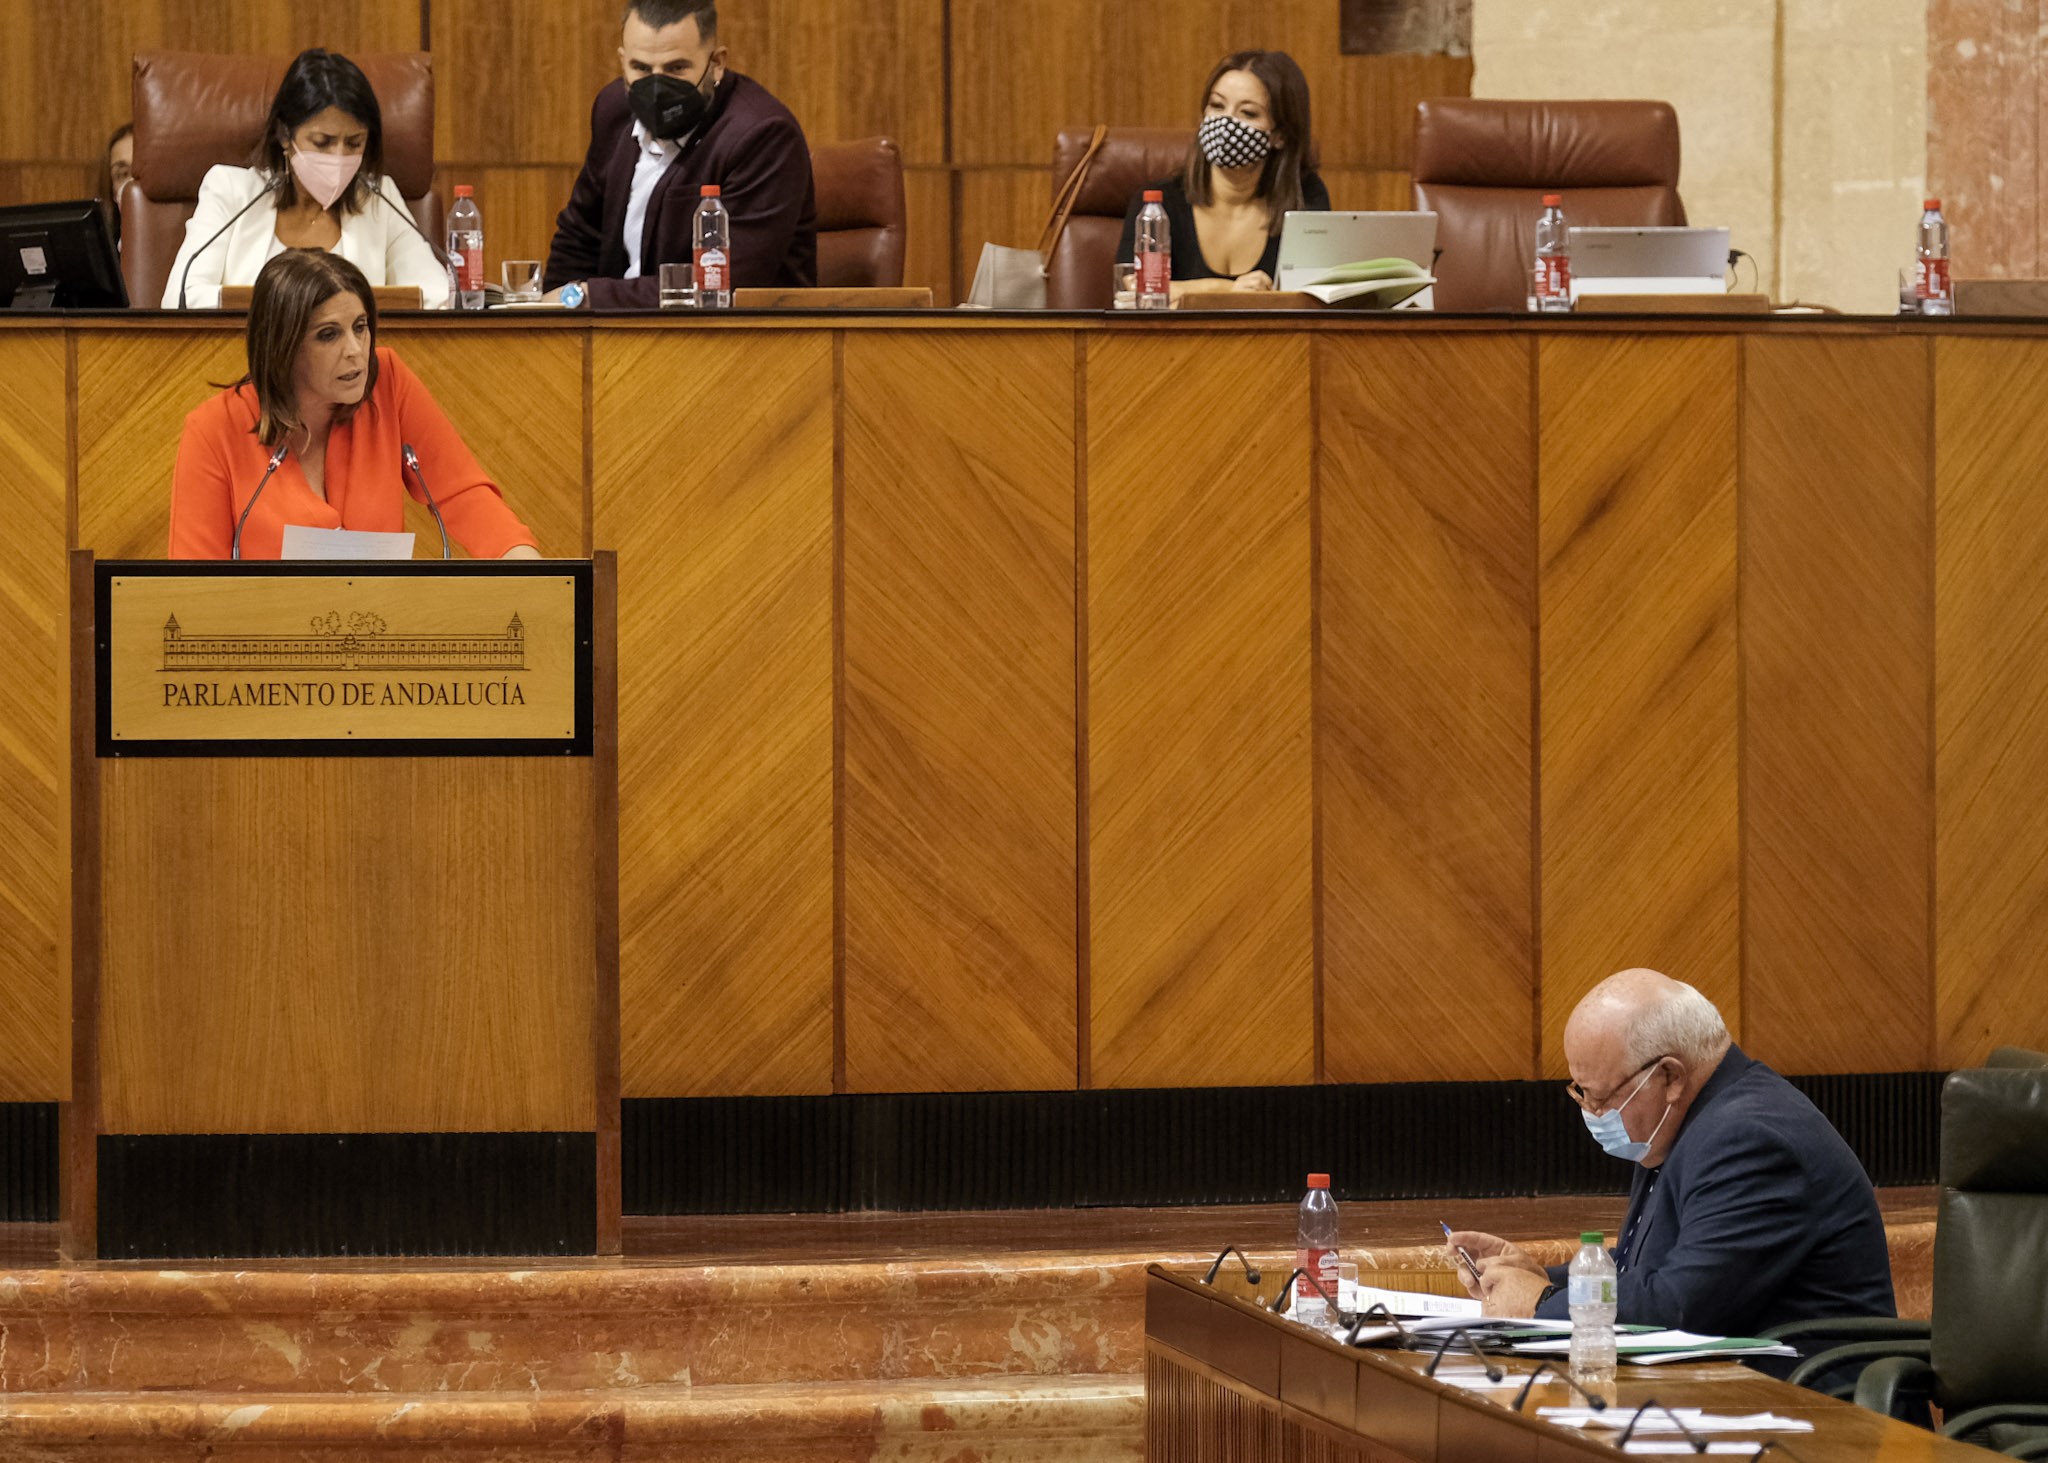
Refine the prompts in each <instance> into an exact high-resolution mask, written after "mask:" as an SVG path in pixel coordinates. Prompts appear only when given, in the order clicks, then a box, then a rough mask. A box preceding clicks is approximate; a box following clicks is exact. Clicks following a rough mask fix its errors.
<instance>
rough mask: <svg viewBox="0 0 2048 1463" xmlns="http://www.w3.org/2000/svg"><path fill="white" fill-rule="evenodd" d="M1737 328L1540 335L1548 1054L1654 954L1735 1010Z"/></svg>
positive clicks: (1551, 1060)
mask: <svg viewBox="0 0 2048 1463" xmlns="http://www.w3.org/2000/svg"><path fill="white" fill-rule="evenodd" d="M1737 348H1738V347H1737V343H1736V342H1735V340H1734V339H1733V338H1731V337H1712V336H1695V337H1690V338H1688V337H1681V336H1670V337H1660V336H1569V337H1553V338H1550V339H1546V340H1545V341H1544V342H1543V343H1542V346H1541V348H1540V353H1539V357H1538V359H1539V362H1540V379H1539V383H1538V390H1539V391H1540V393H1541V401H1542V405H1541V422H1540V431H1541V439H1540V440H1541V448H1540V454H1541V455H1540V462H1541V467H1540V472H1541V478H1540V483H1541V495H1540V504H1541V508H1540V523H1541V529H1540V542H1541V565H1542V575H1541V580H1540V591H1539V592H1540V601H1541V606H1542V608H1541V621H1540V632H1539V633H1540V637H1541V639H1540V644H1541V647H1542V651H1541V659H1542V679H1541V683H1540V687H1539V708H1540V710H1539V715H1540V718H1541V723H1542V734H1541V749H1542V750H1541V753H1540V756H1541V766H1540V769H1539V776H1540V777H1541V787H1542V825H1541V827H1542V832H1541V837H1542V881H1543V882H1542V894H1541V898H1542V922H1543V924H1542V950H1543V974H1542V981H1543V985H1542V1012H1543V1063H1544V1069H1545V1071H1546V1072H1547V1073H1548V1074H1549V1075H1553V1076H1556V1075H1561V1074H1562V1073H1563V1071H1564V1057H1563V1052H1562V1048H1561V1045H1560V1042H1561V1040H1562V1036H1563V1032H1564V1024H1565V1020H1566V1018H1567V1017H1569V1016H1570V1014H1571V1011H1572V1007H1573V1006H1574V1005H1576V1004H1577V1002H1578V999H1579V997H1580V996H1581V995H1583V994H1584V993H1585V992H1586V990H1587V989H1588V988H1589V987H1591V986H1592V985H1593V984H1594V983H1595V982H1597V981H1599V980H1600V979H1601V978H1602V977H1604V976H1606V975H1608V974H1610V973H1612V972H1613V971H1615V970H1617V969H1620V968H1622V967H1625V966H1632V965H1649V966H1654V967H1655V968H1657V969H1659V970H1663V971H1665V972H1667V973H1668V974H1670V975H1673V976H1675V977H1677V978H1679V979H1681V980H1687V981H1690V982H1691V983H1692V984H1693V985H1695V986H1697V987H1699V989H1700V990H1701V991H1703V992H1704V993H1705V994H1706V995H1707V996H1708V998H1709V999H1711V1000H1713V1001H1714V1002H1715V1003H1716V1004H1718V1005H1719V1006H1720V1008H1721V1011H1722V1014H1723V1015H1724V1016H1726V1017H1727V1019H1728V1022H1729V1025H1730V1026H1731V1027H1735V1028H1736V1029H1739V1027H1738V1026H1737V1023H1738V1022H1739V1021H1740V1020H1741V1011H1740V1009H1739V1005H1740V1002H1739V999H1738V997H1739V992H1738V980H1739V973H1738V972H1739V963H1740V951H1739V950H1738V948H1737V946H1738V940H1737V924H1738V903H1739V892H1738V877H1737V873H1738V871H1737V858H1738V851H1737V849H1738V842H1739V831H1738V828H1737V802H1738V787H1737V773H1736V717H1737V707H1736V697H1737V684H1736V636H1735V608H1736V607H1735V578H1736V573H1735V568H1736V519H1735V480H1736V456H1737V442H1736V360H1735V353H1736V350H1737Z"/></svg>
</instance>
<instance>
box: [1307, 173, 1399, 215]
mask: <svg viewBox="0 0 2048 1463" xmlns="http://www.w3.org/2000/svg"><path fill="white" fill-rule="evenodd" d="M1323 182H1324V183H1325V184H1327V185H1328V187H1329V189H1330V206H1331V207H1332V208H1336V209H1344V210H1363V211H1367V212H1393V213H1405V212H1407V211H1408V210H1409V209H1411V208H1413V207H1414V206H1415V184H1414V181H1413V180H1412V179H1411V178H1410V177H1409V176H1408V174H1406V173H1403V172H1392V171H1387V170H1384V169H1380V168H1325V169H1324V170H1323Z"/></svg>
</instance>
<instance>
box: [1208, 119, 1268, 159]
mask: <svg viewBox="0 0 2048 1463" xmlns="http://www.w3.org/2000/svg"><path fill="white" fill-rule="evenodd" d="M1197 140H1198V141H1199V142H1200V143H1201V144H1202V156H1204V157H1206V158H1207V159H1209V161H1210V163H1212V164H1213V165H1214V166H1216V167H1219V168H1252V167H1257V166H1258V165H1259V164H1260V163H1262V162H1264V161H1265V160H1266V154H1267V153H1269V152H1271V151H1272V150H1273V138H1272V136H1271V134H1269V133H1266V132H1261V131H1260V130H1259V129H1258V128H1256V127H1254V126H1252V125H1251V124H1250V123H1249V122H1240V121H1238V119H1237V118H1235V117H1231V116H1226V115H1225V114H1224V113H1222V112H1218V113H1217V114H1216V115H1215V116H1213V117H1204V118H1203V119H1202V130H1201V132H1200V133H1199V134H1197Z"/></svg>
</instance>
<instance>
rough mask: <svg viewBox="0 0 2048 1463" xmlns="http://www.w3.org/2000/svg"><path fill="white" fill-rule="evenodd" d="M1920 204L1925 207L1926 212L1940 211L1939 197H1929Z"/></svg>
mask: <svg viewBox="0 0 2048 1463" xmlns="http://www.w3.org/2000/svg"><path fill="white" fill-rule="evenodd" d="M1920 206H1921V208H1923V209H1925V210H1926V211H1927V212H1928V213H1940V212H1941V200H1940V199H1939V198H1930V199H1928V200H1927V201H1926V202H1925V203H1923V204H1921V205H1920Z"/></svg>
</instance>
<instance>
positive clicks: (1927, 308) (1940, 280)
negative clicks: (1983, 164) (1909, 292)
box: [1913, 198, 1956, 315]
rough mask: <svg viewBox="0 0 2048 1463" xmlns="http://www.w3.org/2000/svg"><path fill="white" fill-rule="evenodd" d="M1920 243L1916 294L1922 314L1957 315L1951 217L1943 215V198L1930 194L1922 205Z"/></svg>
mask: <svg viewBox="0 0 2048 1463" xmlns="http://www.w3.org/2000/svg"><path fill="white" fill-rule="evenodd" d="M1920 209H1921V212H1920V243H1919V247H1918V248H1917V249H1916V250H1915V251H1914V253H1915V255H1916V256H1917V257H1916V258H1915V261H1914V264H1913V298H1914V299H1915V300H1916V301H1918V302H1919V305H1920V313H1921V314H1922V315H1953V314H1955V312H1956V297H1955V295H1954V293H1953V292H1952V291H1951V289H1950V287H1949V278H1948V220H1947V219H1945V218H1943V217H1942V216H1941V200H1940V199H1939V198H1930V199H1928V200H1927V201H1926V202H1925V203H1923V204H1921V205H1920Z"/></svg>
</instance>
